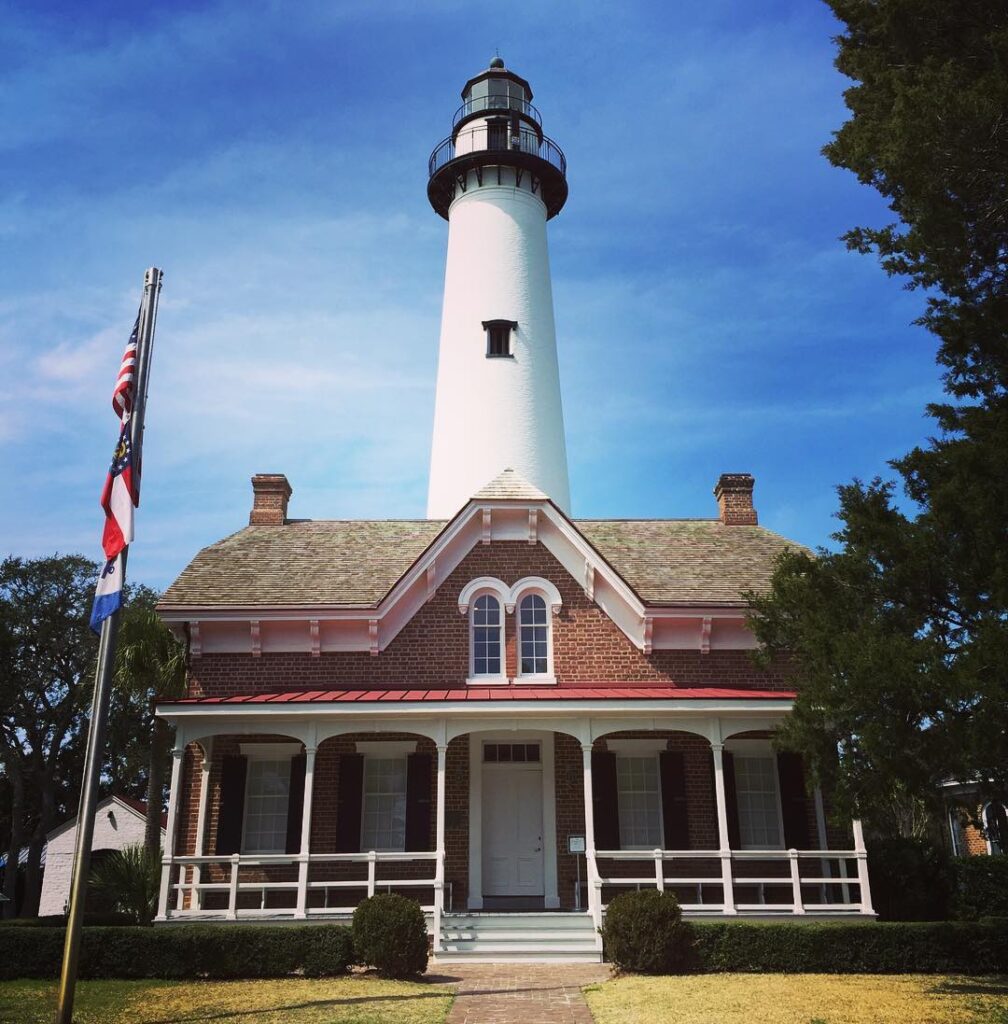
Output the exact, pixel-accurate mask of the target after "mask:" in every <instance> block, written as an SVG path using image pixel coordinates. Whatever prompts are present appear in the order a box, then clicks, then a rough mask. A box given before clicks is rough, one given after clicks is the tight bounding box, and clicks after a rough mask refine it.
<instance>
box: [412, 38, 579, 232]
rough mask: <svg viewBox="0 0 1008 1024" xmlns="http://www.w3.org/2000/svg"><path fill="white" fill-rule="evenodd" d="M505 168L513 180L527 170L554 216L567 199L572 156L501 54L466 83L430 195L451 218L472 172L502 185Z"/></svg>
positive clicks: (435, 158) (437, 154)
mask: <svg viewBox="0 0 1008 1024" xmlns="http://www.w3.org/2000/svg"><path fill="white" fill-rule="evenodd" d="M502 168H509V169H511V172H512V176H511V177H510V179H509V182H508V183H509V184H510V183H515V182H517V184H518V185H519V187H520V185H521V181H522V179H523V177H524V175H525V174H528V175H530V178H529V182H530V187H531V188H532V191H533V192H537V193H539V194H540V195H541V197H542V200H543V202H544V203H545V204H546V215H547V217H555V216H556V215H557V214H558V213H559V212H560V210H561V209H562V208H563V205H564V203H565V202H566V201H567V159H566V157H565V156H564V154H563V150H561V149H560V147H559V146H558V145H557V144H556V143H555V142H554V141H553V140H552V139H549V138H547V137H546V136H545V135H544V134H543V130H542V117H541V116H540V114H539V111H538V110H536V108H535V107H534V106H532V87H531V86H530V85H529V83H528V82H527V81H526V80H525V79H524V78H522V77H521V76H520V75H516V74H515V73H514V72H513V71H510V70H508V69H507V68H506V67H505V66H504V61H503V59H502V58H501V57H494V59H493V60H492V61H490V66H489V67H488V68H487V69H486V70H485V71H482V72H480V74H478V75H476V76H475V77H473V78H470V79H469V81H468V82H466V84H465V87H464V88H463V89H462V106H460V107H459V108H458V110H456V111H455V117H454V118H453V119H452V133H451V135H449V136H448V138H447V139H444V140H443V141H442V142H440V143H439V144H438V145H437V146H436V147H435V149H434V152H433V153H432V154H431V157H430V161H429V163H428V173H429V175H430V177H429V181H428V183H427V197H428V199H430V203H431V206H433V207H434V209H435V210H436V211H437V212H438V213H439V214H440V215H441V216H442V217H444V218H445V219H446V220H447V218H448V208H449V206H451V203H452V200H453V199H454V198H455V197H456V195H457V193H458V192H459V191H460V190H461V191H463V192H464V191H465V190H466V189H467V188H468V187H469V180H470V178H469V175H470V172H474V174H475V176H476V181H477V183H478V185H480V186H481V185H482V184H483V178H484V174H485V173H487V172H489V173H490V174H492V175H494V176H495V177H494V181H495V183H497V184H502V183H503V179H501V180H499V181H498V180H497V179H498V178H500V177H501V170H502Z"/></svg>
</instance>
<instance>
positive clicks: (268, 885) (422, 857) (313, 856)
mask: <svg viewBox="0 0 1008 1024" xmlns="http://www.w3.org/2000/svg"><path fill="white" fill-rule="evenodd" d="M416 862H421V863H423V862H427V863H429V864H430V865H431V869H432V870H431V873H430V874H429V875H428V874H426V873H425V874H423V875H422V876H420V877H416V876H413V875H409V874H407V875H405V876H403V875H402V874H401V873H396V874H395V875H394V876H392V877H384V876H383V877H378V874H379V866H380V865H383V864H405V863H416ZM438 862H439V854H438V853H437V852H436V851H429V852H410V853H395V852H381V851H376V850H369V851H366V852H362V853H310V854H238V853H234V854H230V855H217V856H210V855H203V856H175V857H171V858H166V859H165V861H164V863H163V868H162V870H163V875H162V886H163V888H164V889H166V890H167V891H170V892H174V893H175V899H174V900H171V899H166V900H164V903H163V905H164V907H165V911H164V917H165V919H169V918H176V917H223V918H224V919H226V920H237V919H238V918H244V917H250V918H251V917H266V916H268V917H282V916H290V917H309V916H313V915H325V914H350V913H353V910H354V907H355V906H356V904H355V903H342V902H340V901H339V900H338V899H337V900H336V901H335V902H334V900H333V897H332V894H334V893H335V894H337V895H338V894H339V893H340V892H342V891H345V890H358V891H362V890H364V891H366V892H367V895H368V896H374V895H375V893H376V892H384V891H391V890H402V889H419V890H424V889H430V890H432V891H433V893H434V898H433V902H431V903H422V904H421V908H422V909H423V911H424V913H426V914H431V915H433V916H434V919H435V920H434V925H435V929H436V930H437V931H438V932H439V931H440V917H441V915H442V913H443V910H444V898H443V893H442V891H441V889H442V883H441V879H442V878H443V871H440V870H439V863H438ZM322 864H334V865H337V864H348V865H349V864H362V865H366V867H367V874H366V877H363V878H311V877H309V876H310V871H309V868H310V867H312V866H315V865H322ZM282 868H290V869H297V878H289V879H282V878H280V879H278V878H270V877H266V876H267V874H268V873H269V872H274V873H275V872H276V871H277V869H282ZM247 869H258V870H259V871H260V872H262V873H263V877H252V878H248V877H245V878H243V877H242V872H243V870H247ZM174 871H177V876H176V877H175V879H174V880H172V875H173V872H174ZM293 873H294V872H293V871H291V874H293ZM208 875H209V876H210V877H211V878H213V879H214V880H211V881H206V880H205V879H206V878H207V876H208ZM317 892H322V893H323V894H324V895H323V900H322V904H321V905H314V906H313V905H312V902H311V900H310V899H309V895H310V894H311V893H317ZM250 893H253V894H256V895H257V896H258V898H259V906H258V907H255V906H247V905H242V906H240V905H239V904H240V903H244V902H245V901H243V900H241V897H242V896H247V895H248V894H250ZM284 893H290V894H293V895H294V901H293V903H291V904H290V905H268V904H270V900H269V898H268V897H269V894H284ZM211 894H226V901H220V902H221V903H222V905H221V906H216V907H207V906H206V904H207V902H208V901H207V899H206V897H207V896H209V895H211ZM166 895H167V892H166ZM215 902H217V901H215Z"/></svg>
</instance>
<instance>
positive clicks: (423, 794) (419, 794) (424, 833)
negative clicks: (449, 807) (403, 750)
mask: <svg viewBox="0 0 1008 1024" xmlns="http://www.w3.org/2000/svg"><path fill="white" fill-rule="evenodd" d="M430 817H431V756H430V754H409V755H407V757H406V849H407V850H429V849H430V848H431V845H430V839H431V827H430V826H431V820H430Z"/></svg>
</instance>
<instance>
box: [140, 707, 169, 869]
mask: <svg viewBox="0 0 1008 1024" xmlns="http://www.w3.org/2000/svg"><path fill="white" fill-rule="evenodd" d="M170 737H171V729H170V727H169V725H168V723H167V722H166V721H165V720H164V719H163V718H155V719H154V722H153V724H152V725H151V753H150V768H149V770H148V773H147V823H146V826H145V828H144V846H145V847H146V848H147V849H148V850H150V851H151V853H154V854H157V853H159V852H160V850H161V814H162V809H163V807H164V783H165V760H166V759H167V756H168V741H169V739H170Z"/></svg>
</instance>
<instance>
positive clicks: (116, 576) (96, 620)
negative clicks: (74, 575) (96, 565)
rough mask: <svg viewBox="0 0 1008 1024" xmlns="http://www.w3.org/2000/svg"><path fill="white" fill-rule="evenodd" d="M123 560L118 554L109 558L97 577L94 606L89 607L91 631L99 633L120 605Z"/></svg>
mask: <svg viewBox="0 0 1008 1024" xmlns="http://www.w3.org/2000/svg"><path fill="white" fill-rule="evenodd" d="M122 581H123V558H122V554H118V555H116V556H115V558H110V559H109V560H108V561H107V562H106V563H105V568H104V569H102V574H101V576H99V577H98V586H97V587H96V588H95V599H94V604H93V605H92V606H91V629H92V630H93V631H94V632H95V633H100V632H101V628H102V626H101V624H102V622H103V621H104V620H105V619H107V618H108V617H109V616H110V615H111V614H112V613H113V612H115V611H118V610H119V607H120V605H122Z"/></svg>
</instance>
